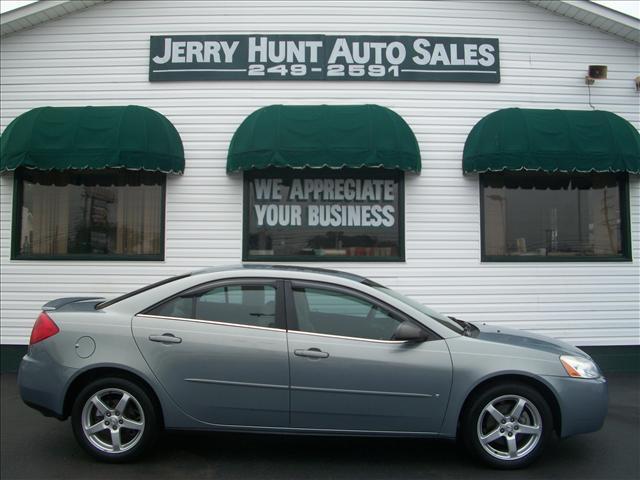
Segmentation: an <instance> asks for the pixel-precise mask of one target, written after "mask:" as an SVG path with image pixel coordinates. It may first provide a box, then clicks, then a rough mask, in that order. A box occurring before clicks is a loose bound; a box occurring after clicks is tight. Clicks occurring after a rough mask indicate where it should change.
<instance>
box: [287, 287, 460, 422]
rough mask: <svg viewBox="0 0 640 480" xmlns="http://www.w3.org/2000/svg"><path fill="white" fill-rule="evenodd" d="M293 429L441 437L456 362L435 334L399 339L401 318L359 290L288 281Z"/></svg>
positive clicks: (402, 318)
mask: <svg viewBox="0 0 640 480" xmlns="http://www.w3.org/2000/svg"><path fill="white" fill-rule="evenodd" d="M286 293H287V321H288V322H289V331H288V334H287V335H288V345H289V359H290V362H291V426H292V427H294V428H310V429H321V430H343V431H345V430H353V431H368V432H438V431H439V429H440V425H441V423H442V419H443V417H444V413H445V409H446V406H447V401H448V396H449V389H450V386H451V375H452V366H451V357H450V354H449V350H448V348H447V346H446V343H445V342H444V340H441V339H440V338H439V337H437V336H436V335H435V334H431V336H430V339H429V340H427V341H425V342H421V343H409V342H402V341H394V340H393V339H392V336H393V332H394V331H395V329H396V328H397V326H398V325H399V323H400V322H402V321H404V320H409V321H411V319H407V318H406V317H404V316H403V315H402V314H401V312H397V311H394V310H393V309H391V308H389V307H387V306H385V305H383V304H381V303H379V302H378V301H376V300H375V299H373V298H371V297H368V296H366V295H363V294H361V293H359V292H356V291H354V290H349V289H344V288H341V287H336V286H330V285H327V284H321V283H318V284H316V283H310V282H301V281H292V282H290V283H287V289H286Z"/></svg>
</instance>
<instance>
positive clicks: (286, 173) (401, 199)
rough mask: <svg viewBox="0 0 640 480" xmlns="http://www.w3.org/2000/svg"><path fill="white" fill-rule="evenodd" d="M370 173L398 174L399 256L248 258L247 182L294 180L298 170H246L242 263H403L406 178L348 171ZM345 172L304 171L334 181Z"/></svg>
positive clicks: (363, 175) (358, 175)
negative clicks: (267, 178) (268, 178)
mask: <svg viewBox="0 0 640 480" xmlns="http://www.w3.org/2000/svg"><path fill="white" fill-rule="evenodd" d="M370 170H381V171H385V172H392V173H390V174H389V175H397V178H398V215H397V217H396V221H397V223H398V255H397V256H390V257H367V256H346V255H345V256H319V255H313V256H312V255H291V256H283V255H271V256H267V255H264V256H261V255H250V254H249V221H250V213H251V212H250V209H249V198H250V192H249V182H250V181H251V180H252V179H254V178H259V177H261V176H274V177H283V178H296V177H297V176H299V175H296V173H298V174H299V173H300V171H301V170H296V169H293V168H287V167H282V168H274V167H270V168H266V169H264V170H245V171H243V172H242V202H243V208H242V261H243V262H267V263H269V262H325V263H326V262H406V245H405V244H406V242H405V215H406V210H405V189H404V182H405V175H404V171H402V170H390V169H376V168H365V169H351V170H350V169H348V175H350V176H351V177H354V178H362V179H368V178H371V177H370V176H369V175H368V174H367V173H368V171H370ZM344 171H345V169H340V170H337V171H332V170H327V169H317V170H312V171H309V172H305V174H306V175H308V176H310V177H314V176H316V177H320V178H323V177H324V176H331V175H335V178H339V176H340V175H341V174H343V175H344V173H343V172H344Z"/></svg>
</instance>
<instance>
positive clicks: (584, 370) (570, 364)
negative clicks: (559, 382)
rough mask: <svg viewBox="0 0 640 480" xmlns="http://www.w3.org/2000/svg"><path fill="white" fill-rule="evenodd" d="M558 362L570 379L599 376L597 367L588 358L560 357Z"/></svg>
mask: <svg viewBox="0 0 640 480" xmlns="http://www.w3.org/2000/svg"><path fill="white" fill-rule="evenodd" d="M560 362H562V366H563V367H564V369H565V370H566V371H567V373H568V374H569V376H570V377H575V378H598V377H599V376H600V370H598V366H597V365H596V364H595V363H594V362H592V361H591V360H589V359H588V358H584V357H574V356H572V355H562V356H561V357H560Z"/></svg>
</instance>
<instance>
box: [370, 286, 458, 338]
mask: <svg viewBox="0 0 640 480" xmlns="http://www.w3.org/2000/svg"><path fill="white" fill-rule="evenodd" d="M362 283H364V284H365V285H367V286H369V287H373V288H375V289H376V290H378V291H380V292H382V293H386V294H387V295H390V296H392V297H393V298H395V299H396V300H400V301H401V302H402V303H405V304H407V305H409V306H410V307H413V308H415V309H416V310H418V311H419V312H422V313H424V314H425V315H427V316H429V317H431V318H433V319H434V320H435V321H436V322H438V323H440V324H442V325H444V326H445V327H447V328H450V329H451V330H453V331H454V332H456V333H460V334H462V333H464V328H463V327H462V326H461V325H460V324H459V323H457V322H454V321H453V320H451V319H450V318H449V317H446V316H444V315H442V314H441V313H438V312H436V311H435V310H433V309H431V308H429V307H427V306H425V305H423V304H422V303H420V302H417V301H415V300H413V299H411V298H409V297H406V296H404V295H402V294H401V293H398V292H396V291H395V290H392V289H390V288H387V287H385V286H383V285H380V284H378V283H375V282H372V281H371V280H367V281H366V282H362Z"/></svg>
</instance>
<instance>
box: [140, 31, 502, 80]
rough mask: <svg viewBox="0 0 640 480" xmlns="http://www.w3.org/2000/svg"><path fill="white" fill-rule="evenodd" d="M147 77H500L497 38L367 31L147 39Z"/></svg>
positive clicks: (270, 78) (167, 78)
mask: <svg viewBox="0 0 640 480" xmlns="http://www.w3.org/2000/svg"><path fill="white" fill-rule="evenodd" d="M149 80H150V81H152V82H158V81H180V80H378V81H431V82H434V81H435V82H483V83H499V82H500V57H499V45H498V39H497V38H463V37H407V36H377V35H376V36H370V35H344V36H329V35H163V36H152V37H151V48H150V57H149Z"/></svg>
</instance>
